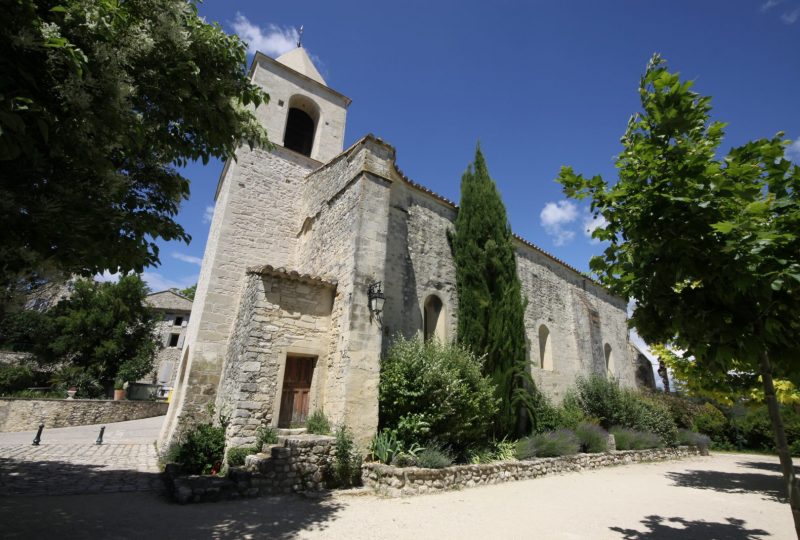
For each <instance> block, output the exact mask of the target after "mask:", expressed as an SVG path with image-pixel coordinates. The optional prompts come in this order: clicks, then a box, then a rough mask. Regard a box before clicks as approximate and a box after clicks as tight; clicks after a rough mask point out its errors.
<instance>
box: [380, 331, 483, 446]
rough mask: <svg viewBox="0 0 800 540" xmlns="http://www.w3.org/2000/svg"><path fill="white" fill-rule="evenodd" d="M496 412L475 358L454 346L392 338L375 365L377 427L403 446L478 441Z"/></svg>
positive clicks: (459, 443)
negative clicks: (394, 433) (392, 432)
mask: <svg viewBox="0 0 800 540" xmlns="http://www.w3.org/2000/svg"><path fill="white" fill-rule="evenodd" d="M497 410H498V399H497V397H496V396H495V392H494V386H493V385H492V383H491V382H490V380H489V379H488V378H487V377H484V376H483V375H482V374H481V361H480V360H479V359H478V358H476V357H475V356H474V355H473V354H472V353H470V352H468V351H467V350H465V349H464V348H462V347H460V346H458V345H455V344H442V343H439V342H438V341H437V340H430V341H427V342H425V341H422V340H421V339H405V338H403V337H402V336H398V337H397V338H395V341H394V343H393V344H392V346H391V348H390V349H389V353H388V354H387V357H386V358H385V360H384V361H383V362H382V364H381V378H380V420H381V426H382V427H384V428H389V429H396V430H397V438H398V439H400V440H402V441H403V442H404V443H405V444H407V445H410V444H412V443H416V444H419V445H423V446H424V445H426V444H427V443H428V442H429V441H430V440H432V439H436V440H438V441H440V442H441V443H442V444H445V445H447V446H449V447H451V448H453V449H455V450H456V451H463V450H465V449H466V448H467V447H469V446H471V445H474V444H475V443H478V442H480V441H481V440H483V439H484V438H485V436H486V434H487V433H488V432H489V430H490V427H491V422H492V420H493V418H494V417H495V415H496V413H497Z"/></svg>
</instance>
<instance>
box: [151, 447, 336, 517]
mask: <svg viewBox="0 0 800 540" xmlns="http://www.w3.org/2000/svg"><path fill="white" fill-rule="evenodd" d="M282 439H283V442H282V443H281V444H274V445H268V446H267V445H265V446H264V450H265V451H266V453H264V454H254V455H251V456H247V458H246V461H245V466H244V467H242V468H239V467H231V469H230V470H229V471H228V475H227V476H225V477H219V476H182V475H181V473H180V467H178V466H177V465H175V464H169V465H167V466H166V467H165V469H164V482H165V483H166V485H167V489H168V491H169V492H170V494H171V495H172V498H173V499H175V501H177V502H179V503H181V504H185V503H198V502H213V501H219V500H225V499H239V498H243V497H258V496H260V495H278V494H283V493H305V494H313V493H319V492H321V491H323V490H324V489H325V483H324V472H325V469H326V468H327V467H328V465H329V464H330V462H331V459H332V458H333V455H334V450H333V444H334V442H335V439H334V438H333V437H327V436H324V435H297V436H292V437H286V438H282Z"/></svg>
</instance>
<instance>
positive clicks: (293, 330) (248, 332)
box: [217, 271, 334, 447]
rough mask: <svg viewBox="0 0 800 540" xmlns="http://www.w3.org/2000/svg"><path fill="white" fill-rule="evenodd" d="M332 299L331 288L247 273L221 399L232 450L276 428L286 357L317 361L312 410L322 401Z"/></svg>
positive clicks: (286, 277) (219, 399)
mask: <svg viewBox="0 0 800 540" xmlns="http://www.w3.org/2000/svg"><path fill="white" fill-rule="evenodd" d="M333 295H334V286H333V285H331V284H325V283H321V282H317V281H313V280H310V279H305V280H304V279H301V278H293V277H291V276H289V275H281V274H280V273H279V272H271V273H269V272H267V273H258V272H256V271H248V274H247V285H246V287H245V290H244V293H243V294H242V301H241V304H240V306H239V310H238V313H239V315H238V318H237V320H236V324H235V326H234V330H233V333H232V336H231V341H230V345H229V347H228V355H227V359H226V361H225V370H224V372H223V374H222V383H221V385H220V389H219V394H218V397H217V409H218V410H219V411H220V412H222V413H224V414H231V422H230V424H229V426H228V430H227V433H226V438H227V440H228V444H229V445H231V446H233V447H236V446H244V445H249V444H253V442H254V441H255V432H256V429H258V427H259V426H261V425H273V426H274V425H277V421H278V416H279V410H278V409H279V406H280V392H281V383H282V381H283V368H284V366H285V362H286V356H287V354H290V353H296V354H303V355H312V356H316V357H317V361H316V365H315V368H314V376H313V379H312V383H311V384H312V389H311V396H310V404H309V410H310V411H313V410H314V409H315V408H317V407H318V404H319V403H321V402H322V399H323V396H322V394H323V393H324V386H325V385H324V381H325V379H326V378H327V369H326V366H327V355H328V350H329V348H330V340H331V335H330V319H331V312H332V308H333Z"/></svg>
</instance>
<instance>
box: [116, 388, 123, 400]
mask: <svg viewBox="0 0 800 540" xmlns="http://www.w3.org/2000/svg"><path fill="white" fill-rule="evenodd" d="M123 399H125V389H124V388H120V389H119V390H116V389H115V390H114V401H122V400H123Z"/></svg>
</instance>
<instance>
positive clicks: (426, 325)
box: [422, 294, 447, 343]
mask: <svg viewBox="0 0 800 540" xmlns="http://www.w3.org/2000/svg"><path fill="white" fill-rule="evenodd" d="M445 315H446V314H445V307H444V302H442V299H441V298H439V296H438V295H436V294H431V295H429V296H428V297H427V298H426V299H425V303H424V304H423V307H422V334H423V337H424V338H425V340H426V341H427V340H429V339H437V340H439V341H440V342H441V343H444V342H445V341H446V340H447V328H446V327H447V324H446V322H447V321H446V316H445Z"/></svg>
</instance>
